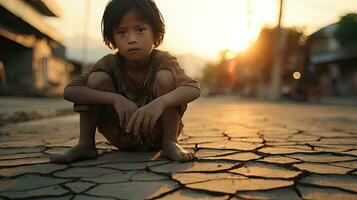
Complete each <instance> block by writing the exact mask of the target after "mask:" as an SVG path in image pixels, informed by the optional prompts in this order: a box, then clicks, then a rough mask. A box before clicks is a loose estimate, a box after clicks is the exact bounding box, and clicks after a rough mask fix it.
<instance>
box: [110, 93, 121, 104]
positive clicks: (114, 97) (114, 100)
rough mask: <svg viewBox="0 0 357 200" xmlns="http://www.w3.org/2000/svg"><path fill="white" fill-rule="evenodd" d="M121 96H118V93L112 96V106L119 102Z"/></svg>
mask: <svg viewBox="0 0 357 200" xmlns="http://www.w3.org/2000/svg"><path fill="white" fill-rule="evenodd" d="M120 98H121V96H120V95H118V94H116V93H112V94H111V96H110V103H111V104H115V103H116V102H118V101H119V100H120Z"/></svg>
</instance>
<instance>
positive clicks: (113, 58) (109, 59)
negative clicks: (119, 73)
mask: <svg viewBox="0 0 357 200" xmlns="http://www.w3.org/2000/svg"><path fill="white" fill-rule="evenodd" d="M117 59H118V58H117V54H111V53H110V54H107V55H105V56H103V57H102V58H100V59H99V60H98V61H97V62H96V63H95V65H98V64H99V65H101V64H114V63H115V62H117Z"/></svg>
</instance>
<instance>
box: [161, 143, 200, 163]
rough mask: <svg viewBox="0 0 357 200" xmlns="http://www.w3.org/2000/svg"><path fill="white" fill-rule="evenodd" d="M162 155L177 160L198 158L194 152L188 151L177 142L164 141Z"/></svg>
mask: <svg viewBox="0 0 357 200" xmlns="http://www.w3.org/2000/svg"><path fill="white" fill-rule="evenodd" d="M161 156H163V157H168V158H170V159H172V160H176V161H190V160H193V159H195V158H196V156H195V154H194V153H192V152H189V151H186V150H185V149H183V148H182V147H181V146H180V145H179V144H177V143H176V142H166V143H164V144H163V148H162V152H161Z"/></svg>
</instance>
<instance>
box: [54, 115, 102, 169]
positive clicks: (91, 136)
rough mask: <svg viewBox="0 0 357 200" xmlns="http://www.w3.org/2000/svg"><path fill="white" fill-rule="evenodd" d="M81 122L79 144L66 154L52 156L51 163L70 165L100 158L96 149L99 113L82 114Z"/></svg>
mask: <svg viewBox="0 0 357 200" xmlns="http://www.w3.org/2000/svg"><path fill="white" fill-rule="evenodd" d="M79 121H80V122H79V124H80V125H79V126H80V136H79V142H78V144H77V145H76V146H74V147H72V148H71V149H70V150H68V151H67V152H65V153H64V154H60V155H53V156H50V158H49V159H50V162H54V163H70V162H73V161H76V160H86V159H93V158H96V157H97V156H98V152H97V150H96V148H95V131H96V126H97V112H96V111H90V112H81V113H80V120H79Z"/></svg>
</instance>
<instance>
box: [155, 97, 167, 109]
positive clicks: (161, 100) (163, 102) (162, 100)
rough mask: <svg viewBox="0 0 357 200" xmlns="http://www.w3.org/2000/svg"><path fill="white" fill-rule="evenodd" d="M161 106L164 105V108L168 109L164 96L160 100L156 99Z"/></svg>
mask: <svg viewBox="0 0 357 200" xmlns="http://www.w3.org/2000/svg"><path fill="white" fill-rule="evenodd" d="M156 100H157V101H158V103H159V104H161V105H162V107H163V108H164V109H165V108H166V107H167V100H166V99H165V97H164V96H160V97H159V98H157V99H156Z"/></svg>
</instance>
